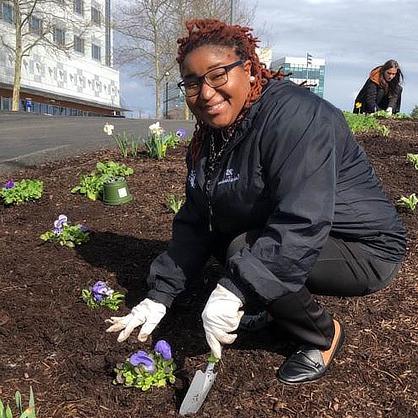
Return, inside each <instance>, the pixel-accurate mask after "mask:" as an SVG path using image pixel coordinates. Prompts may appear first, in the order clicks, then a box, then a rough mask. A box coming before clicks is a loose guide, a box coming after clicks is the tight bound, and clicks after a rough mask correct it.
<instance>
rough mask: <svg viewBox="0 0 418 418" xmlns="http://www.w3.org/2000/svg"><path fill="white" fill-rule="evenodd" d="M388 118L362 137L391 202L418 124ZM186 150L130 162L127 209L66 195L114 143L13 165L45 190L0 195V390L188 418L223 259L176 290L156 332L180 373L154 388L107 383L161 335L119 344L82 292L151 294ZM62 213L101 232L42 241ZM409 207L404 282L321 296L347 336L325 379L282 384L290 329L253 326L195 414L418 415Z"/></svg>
mask: <svg viewBox="0 0 418 418" xmlns="http://www.w3.org/2000/svg"><path fill="white" fill-rule="evenodd" d="M385 123H386V124H387V125H388V126H389V127H390V129H391V133H390V135H389V137H382V136H378V135H372V134H370V135H361V136H359V137H358V140H359V141H360V142H361V144H362V145H363V146H364V148H365V149H366V151H367V154H368V156H369V158H370V160H371V161H372V163H373V166H374V168H375V170H376V172H377V174H378V176H379V177H380V179H381V180H382V184H383V187H384V189H385V191H386V192H387V194H388V195H389V197H390V198H391V199H392V200H393V201H395V200H397V199H398V198H399V197H400V196H401V195H409V194H411V193H413V192H417V191H418V190H417V187H418V171H417V170H415V169H414V167H413V166H412V165H411V164H410V163H408V162H407V161H406V158H405V157H406V154H407V153H408V152H412V153H418V122H414V121H385ZM184 153H185V147H179V148H177V149H176V150H172V151H171V152H170V153H169V157H168V158H167V159H166V160H163V161H155V160H150V159H148V158H146V156H145V155H141V156H140V157H138V158H136V159H132V158H131V159H126V160H123V162H124V163H126V164H128V165H129V166H131V167H133V168H134V170H135V173H134V175H132V176H131V177H129V179H128V184H129V188H130V191H131V193H132V194H133V196H134V200H133V202H131V203H129V204H126V205H122V206H113V207H112V206H105V205H104V204H103V203H102V202H101V201H96V202H93V201H89V200H87V199H86V198H84V197H82V196H81V195H75V194H71V193H70V192H69V190H70V189H71V188H72V187H73V186H74V185H76V184H77V183H78V177H79V175H80V174H82V173H87V172H89V171H90V170H91V169H93V168H94V166H95V163H96V162H97V161H99V160H104V159H113V160H118V161H122V160H121V158H120V157H119V156H118V154H117V152H116V151H98V152H94V153H91V154H88V155H80V156H77V157H74V158H72V159H68V160H65V161H60V162H55V163H47V164H43V165H41V166H39V167H35V168H33V169H28V170H26V171H20V172H17V173H15V175H14V179H15V180H19V179H21V178H40V179H42V180H43V181H44V187H45V193H44V196H43V197H42V199H41V200H40V201H38V202H36V203H28V204H24V205H20V206H16V207H7V208H5V207H3V206H0V254H1V263H0V399H3V400H9V401H11V402H12V400H13V395H14V392H15V391H16V390H20V391H22V393H23V397H24V401H25V403H27V399H28V393H29V386H30V385H31V386H32V387H33V389H34V392H35V396H36V406H37V411H38V416H39V417H47V418H54V417H65V418H67V417H79V418H84V417H86V418H92V417H100V418H115V417H118V418H128V417H176V416H178V408H179V405H180V403H181V401H182V398H183V397H184V394H185V391H186V390H187V386H188V384H189V381H190V379H191V377H192V376H193V374H194V372H195V371H196V370H197V369H198V368H201V369H202V368H203V367H204V365H205V361H206V356H207V354H208V347H207V346H206V343H205V339H204V333H203V330H202V325H201V320H200V312H201V310H202V308H203V306H204V303H205V300H206V298H207V297H208V293H209V292H210V290H211V289H212V288H213V286H214V283H215V282H216V279H217V278H219V276H220V274H222V271H221V269H220V267H219V266H217V265H216V264H215V263H214V262H211V263H209V265H208V266H207V268H206V269H205V271H204V275H203V278H202V279H203V280H202V282H201V283H195V284H192V285H191V286H190V288H189V290H188V291H187V292H185V293H184V294H183V295H181V296H180V297H179V298H178V300H176V302H175V304H174V306H173V308H172V309H171V310H170V311H169V313H168V315H167V316H166V318H165V319H164V320H163V322H162V324H161V326H160V327H159V328H158V330H157V331H156V332H155V335H154V341H155V340H156V339H159V338H165V339H166V340H168V341H169V342H170V343H171V344H172V346H173V351H174V356H175V360H176V363H177V365H178V371H177V377H178V379H177V382H176V384H175V385H173V386H169V387H167V388H164V389H158V390H156V389H153V390H151V391H149V392H145V393H143V392H141V391H138V390H135V389H126V388H123V387H121V386H113V385H112V384H111V381H112V379H113V377H114V374H113V367H114V366H115V364H116V363H117V362H120V361H121V360H124V359H125V358H126V357H127V356H128V355H129V354H130V353H131V352H133V351H136V350H138V349H140V348H142V349H147V348H150V347H151V342H148V343H146V344H139V343H138V342H137V340H136V335H133V336H131V337H130V339H129V340H128V341H127V342H125V343H122V344H119V343H117V342H116V335H113V334H107V333H105V332H104V330H105V328H106V324H105V323H104V320H105V319H106V318H108V317H109V316H111V315H113V314H111V313H110V312H109V311H106V310H104V309H100V310H95V311H91V310H89V309H88V308H87V306H86V305H85V304H84V303H83V301H82V300H81V299H80V293H81V289H83V288H86V287H87V286H88V285H89V284H91V283H92V282H94V281H96V280H105V281H107V282H108V283H109V284H110V285H111V286H112V287H114V288H116V289H117V290H121V291H123V292H126V293H127V302H126V306H124V307H123V308H122V309H121V311H120V313H119V314H125V313H127V312H129V307H132V306H133V305H134V304H135V303H137V302H138V301H139V300H140V299H141V298H142V297H143V295H144V292H145V289H146V283H145V279H146V276H147V272H148V267H149V263H150V262H151V260H152V259H153V258H154V257H155V256H156V255H158V254H159V253H160V252H161V251H162V250H163V249H164V248H165V247H166V245H167V240H168V239H169V237H170V231H171V221H172V218H173V214H172V213H171V212H170V211H169V210H168V209H167V206H166V204H165V202H166V197H167V195H168V194H170V193H174V194H177V195H181V194H182V193H183V182H184V175H185V167H184ZM5 180H7V179H0V181H1V182H4V181H5ZM61 213H63V214H66V215H67V216H68V218H69V219H70V221H72V222H73V223H86V224H87V225H88V226H90V227H91V228H92V229H93V230H94V233H93V234H92V237H91V240H90V242H89V243H87V244H85V245H82V246H80V247H78V248H77V249H76V250H70V249H67V248H61V247H57V246H54V245H51V244H42V242H41V241H40V239H39V235H40V234H41V233H43V232H45V231H46V230H47V229H49V228H51V227H52V223H53V221H54V219H56V218H57V216H58V215H59V214H61ZM400 214H401V217H402V219H403V221H404V223H405V225H406V226H407V230H408V254H407V257H406V260H405V262H404V264H403V267H402V270H401V271H400V273H399V274H398V277H397V278H396V280H395V281H394V282H393V283H392V284H391V285H390V286H389V287H388V288H386V289H385V290H383V291H381V292H379V293H377V294H374V295H371V296H367V297H363V298H335V297H322V298H320V300H321V302H323V303H324V304H325V305H326V306H327V308H328V309H329V311H330V312H331V313H332V314H333V315H335V317H336V318H338V319H339V320H341V322H342V323H343V324H344V326H345V329H346V333H347V340H346V344H345V346H344V349H343V351H342V352H341V354H340V355H339V356H338V357H337V358H336V360H335V362H334V364H333V366H332V367H331V368H330V370H329V372H328V373H327V374H326V376H325V377H324V378H323V379H322V380H320V381H319V382H316V383H311V384H307V385H303V386H298V387H293V386H285V385H283V384H281V383H279V382H278V380H277V378H276V376H275V373H276V370H277V368H278V366H279V365H280V364H281V363H282V361H283V359H284V357H283V356H284V355H285V354H286V349H285V345H283V344H282V343H281V342H280V336H277V335H271V334H269V333H268V332H267V331H262V332H259V333H257V334H254V335H251V336H245V335H243V336H241V337H240V338H239V340H238V341H237V342H236V343H235V344H234V345H233V346H231V347H229V348H227V349H225V350H224V357H223V361H222V364H221V366H220V370H219V373H218V377H217V379H216V382H215V385H214V387H213V388H212V390H211V392H210V393H209V396H208V398H207V400H206V402H205V403H204V405H203V406H202V408H201V410H200V411H199V413H198V414H196V417H222V418H229V417H242V418H249V417H257V418H259V417H280V418H296V417H300V418H306V417H345V418H349V417H351V418H362V417H370V418H379V417H384V418H387V417H399V418H401V417H402V418H404V417H405V418H412V417H418V376H417V374H418V373H417V364H418V315H417V312H418V308H417V306H418V303H417V295H418V285H417V283H418V281H417V276H418V253H417V246H418V235H417V233H418V223H417V216H416V214H414V213H410V212H407V211H405V210H400ZM202 283H204V284H203V285H202ZM134 334H136V333H134ZM12 403H14V402H12Z"/></svg>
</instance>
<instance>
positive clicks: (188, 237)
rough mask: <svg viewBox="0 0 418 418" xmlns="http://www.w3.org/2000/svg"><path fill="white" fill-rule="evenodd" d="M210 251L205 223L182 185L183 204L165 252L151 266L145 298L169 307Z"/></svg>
mask: <svg viewBox="0 0 418 418" xmlns="http://www.w3.org/2000/svg"><path fill="white" fill-rule="evenodd" d="M189 172H190V171H189ZM188 178H189V176H188ZM210 248H211V247H210V235H209V232H208V226H207V221H206V220H205V219H204V218H202V217H201V216H200V214H199V211H198V210H197V208H196V205H195V202H194V200H193V197H192V193H191V192H190V189H189V186H188V185H186V202H185V204H184V205H183V206H182V207H181V209H180V211H179V212H178V213H177V215H176V216H175V218H174V221H173V232H172V239H171V241H170V242H169V245H168V249H167V251H165V252H164V253H162V254H160V255H159V256H158V257H157V258H155V259H154V261H153V262H152V264H151V267H150V273H149V276H148V280H147V282H148V286H149V292H148V295H147V297H149V298H150V299H152V300H154V301H157V302H160V303H163V304H164V305H166V306H167V307H170V306H171V304H172V302H173V300H174V298H175V297H176V296H177V295H178V294H179V293H181V292H182V291H183V290H184V287H185V283H186V281H187V280H189V279H192V278H195V277H196V276H198V275H199V273H200V271H201V270H202V268H203V267H204V265H205V263H206V262H207V260H208V258H209V256H210Z"/></svg>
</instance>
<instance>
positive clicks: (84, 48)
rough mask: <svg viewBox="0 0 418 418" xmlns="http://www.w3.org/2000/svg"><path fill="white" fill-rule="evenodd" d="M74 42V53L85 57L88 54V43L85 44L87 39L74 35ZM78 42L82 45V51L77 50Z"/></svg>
mask: <svg viewBox="0 0 418 418" xmlns="http://www.w3.org/2000/svg"><path fill="white" fill-rule="evenodd" d="M73 41H74V44H73V48H74V51H75V52H77V53H79V54H83V55H84V54H85V53H86V42H85V39H84V38H82V37H81V36H78V35H74V39H73ZM78 42H79V45H81V50H80V49H77V48H76V45H78Z"/></svg>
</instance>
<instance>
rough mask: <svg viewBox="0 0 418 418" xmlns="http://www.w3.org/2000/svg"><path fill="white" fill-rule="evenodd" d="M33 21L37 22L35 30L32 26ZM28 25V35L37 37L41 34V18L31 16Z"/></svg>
mask: <svg viewBox="0 0 418 418" xmlns="http://www.w3.org/2000/svg"><path fill="white" fill-rule="evenodd" d="M34 20H35V21H37V22H39V26H38V27H36V28H35V27H34V25H33V21H34ZM28 25H29V32H30V33H32V34H34V35H38V36H41V35H42V33H43V20H42V19H41V18H39V17H36V16H34V15H31V17H30V19H29V23H28Z"/></svg>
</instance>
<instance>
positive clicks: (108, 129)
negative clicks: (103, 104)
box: [103, 122, 115, 135]
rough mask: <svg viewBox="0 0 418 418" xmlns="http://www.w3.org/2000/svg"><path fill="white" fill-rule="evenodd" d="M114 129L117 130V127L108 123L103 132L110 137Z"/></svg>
mask: <svg viewBox="0 0 418 418" xmlns="http://www.w3.org/2000/svg"><path fill="white" fill-rule="evenodd" d="M113 129H115V127H114V126H113V125H111V124H110V123H107V122H106V123H105V126H104V127H103V130H104V131H105V133H107V134H108V135H112V133H113Z"/></svg>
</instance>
